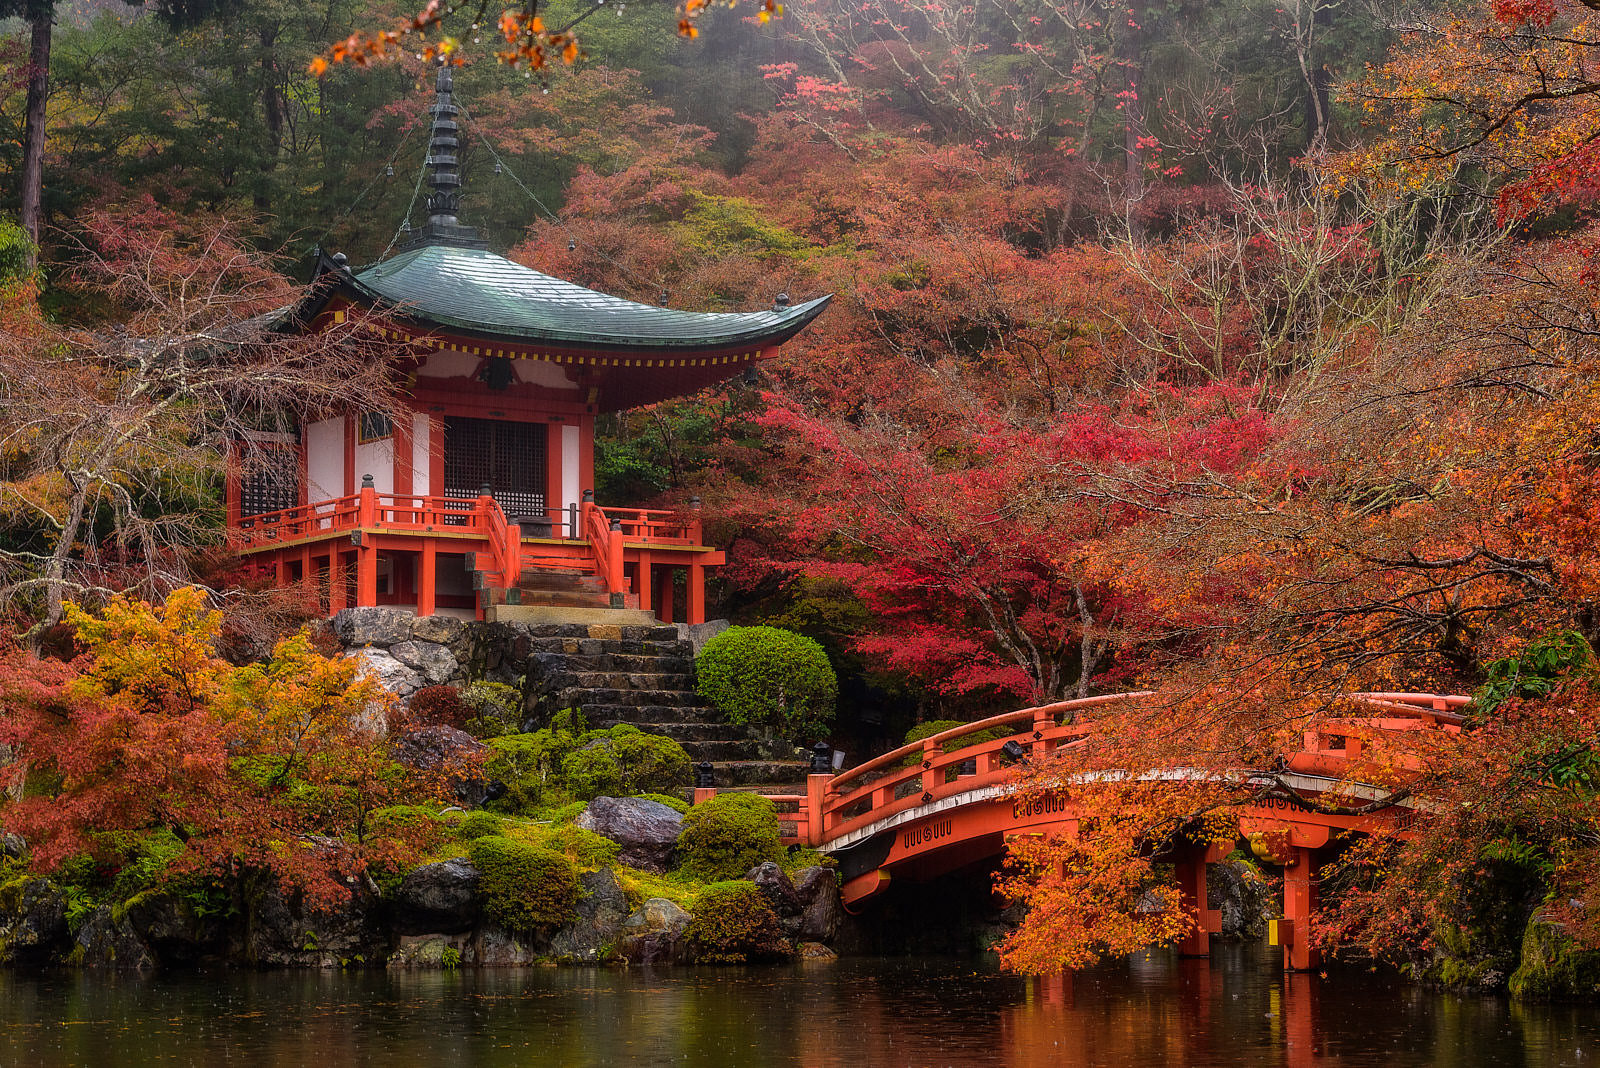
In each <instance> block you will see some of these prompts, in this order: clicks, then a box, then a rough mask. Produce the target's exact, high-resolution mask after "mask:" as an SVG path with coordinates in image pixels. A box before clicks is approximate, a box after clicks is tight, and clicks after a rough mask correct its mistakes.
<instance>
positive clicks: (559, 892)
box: [467, 836, 578, 934]
mask: <svg viewBox="0 0 1600 1068" xmlns="http://www.w3.org/2000/svg"><path fill="white" fill-rule="evenodd" d="M467 855H468V857H470V858H471V860H472V864H473V867H475V868H477V869H478V893H479V894H480V895H482V897H483V914H484V916H486V917H487V918H488V919H489V920H490V921H491V922H493V923H496V924H498V925H500V926H501V927H504V928H505V929H506V930H508V931H516V932H521V933H525V934H531V933H534V932H536V931H538V930H539V929H540V928H545V927H555V926H558V925H560V924H563V923H566V922H567V921H568V920H570V919H572V918H573V917H574V916H575V915H576V912H575V911H574V906H575V905H576V904H577V903H578V874H577V872H576V871H575V870H573V867H572V862H571V861H570V860H568V859H567V858H566V857H564V856H562V855H561V854H560V853H557V852H556V851H555V850H553V849H542V848H540V847H539V846H533V845H529V844H527V843H526V842H518V841H514V840H512V839H510V838H500V837H494V836H491V837H488V838H479V839H477V840H476V841H474V842H473V843H472V845H471V847H470V848H469V850H468V853H467Z"/></svg>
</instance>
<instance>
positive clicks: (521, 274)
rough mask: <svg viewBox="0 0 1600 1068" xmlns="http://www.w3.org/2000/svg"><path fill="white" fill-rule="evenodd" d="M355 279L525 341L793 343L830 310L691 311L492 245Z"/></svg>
mask: <svg viewBox="0 0 1600 1068" xmlns="http://www.w3.org/2000/svg"><path fill="white" fill-rule="evenodd" d="M352 284H354V286H355V287H356V288H357V289H358V290H362V291H365V292H366V293H367V294H368V295H369V296H371V297H373V298H375V299H377V300H381V301H383V302H384V303H387V304H392V305H397V306H399V308H400V311H401V313H402V314H404V315H406V316H408V317H410V318H413V319H421V320H426V321H429V322H434V323H438V324H440V325H442V326H453V327H457V328H460V329H464V330H470V331H474V332H479V333H486V334H494V335H498V336H501V337H506V338H512V339H516V340H519V341H523V342H531V341H544V342H551V343H556V344H573V345H604V346H615V347H624V348H651V349H675V348H676V349H700V348H707V347H713V346H715V347H720V346H724V345H727V346H733V345H745V344H750V345H767V344H773V343H776V342H780V341H784V340H787V339H788V338H790V337H792V336H794V334H795V333H796V332H798V331H799V330H800V328H801V327H803V326H805V325H806V324H807V323H809V322H810V321H811V320H812V319H814V318H816V317H817V315H818V314H820V313H821V311H822V309H823V307H824V306H825V305H826V304H827V303H828V301H829V300H830V299H831V298H830V297H821V298H819V299H817V300H813V301H808V302H807V303H805V304H798V305H795V306H794V307H789V308H773V309H771V310H769V311H759V312H686V311H674V310H672V309H670V308H658V307H654V306H652V305H649V304H639V303H636V302H634V301H631V300H623V299H622V298H620V297H612V296H607V295H606V294H604V293H596V292H595V291H594V290H592V289H585V288H584V287H583V286H580V285H574V284H573V283H571V282H563V281H562V280H561V279H559V278H552V277H551V276H549V275H547V274H540V273H539V272H538V271H535V270H530V269H529V268H527V267H524V266H522V265H521V264H519V263H513V262H512V261H511V260H508V259H506V258H505V257H504V256H497V255H495V254H494V253H492V252H487V251H484V250H482V249H473V248H459V247H453V246H449V245H428V246H425V247H423V248H418V249H413V250H411V251H409V252H402V253H400V254H399V255H398V256H395V257H393V258H391V259H387V260H385V261H383V262H382V263H380V264H378V265H377V266H375V267H371V268H368V269H367V270H365V271H362V272H361V273H360V274H358V275H355V276H354V278H353V279H352Z"/></svg>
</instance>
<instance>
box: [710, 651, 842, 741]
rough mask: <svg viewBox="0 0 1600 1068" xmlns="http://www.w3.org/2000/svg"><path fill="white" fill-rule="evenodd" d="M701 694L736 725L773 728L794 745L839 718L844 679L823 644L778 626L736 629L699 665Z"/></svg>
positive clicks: (817, 732) (818, 732)
mask: <svg viewBox="0 0 1600 1068" xmlns="http://www.w3.org/2000/svg"><path fill="white" fill-rule="evenodd" d="M695 672H696V675H697V677H698V680H699V681H698V684H697V688H698V689H699V691H700V696H702V697H704V698H705V699H706V700H707V701H709V702H711V704H712V706H713V707H714V708H716V710H717V711H718V712H719V713H721V714H722V717H723V718H724V719H726V720H728V721H729V722H730V723H739V724H743V725H744V726H749V727H767V728H770V729H772V730H775V731H777V732H778V733H779V734H781V735H782V736H783V737H785V738H788V739H790V740H791V741H803V740H806V739H809V738H813V737H816V736H817V735H819V734H820V733H822V732H823V730H824V729H825V728H826V725H827V724H828V723H829V722H830V721H831V720H832V719H833V712H834V706H835V704H836V703H837V702H838V699H839V680H838V679H837V678H836V677H835V676H834V673H833V667H832V665H830V664H829V663H828V654H827V653H825V652H823V651H822V646H820V645H818V644H817V643H816V642H815V641H813V640H812V639H810V638H807V637H806V636H805V635H803V634H796V633H794V632H793V631H788V630H780V629H779V628H777V627H733V628H731V629H729V630H725V631H723V632H722V633H721V634H719V635H717V636H716V637H715V638H712V639H711V640H710V641H708V642H706V646H705V649H704V650H703V651H702V652H701V653H700V657H699V659H698V660H697V661H695Z"/></svg>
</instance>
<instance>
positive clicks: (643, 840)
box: [576, 797, 683, 872]
mask: <svg viewBox="0 0 1600 1068" xmlns="http://www.w3.org/2000/svg"><path fill="white" fill-rule="evenodd" d="M576 822H577V825H578V826H579V827H582V828H584V829H585V830H589V831H593V832H594V833H595V834H598V835H600V836H601V837H603V838H609V839H611V840H612V841H613V842H616V843H617V844H618V845H620V846H621V847H622V850H621V852H619V853H618V854H617V859H618V860H620V861H621V862H622V863H624V864H626V865H628V866H629V867H631V868H638V869H639V870H640V871H653V872H664V871H666V870H667V868H668V867H670V866H671V864H672V852H673V849H674V848H675V847H676V846H677V843H678V834H679V833H680V832H681V831H682V830H683V815H682V813H680V812H678V811H677V810H676V809H674V808H671V807H670V806H668V805H663V804H662V803H661V802H659V801H650V800H647V799H645V798H642V797H597V798H595V799H594V800H593V801H590V802H589V805H588V807H587V808H585V809H584V810H583V812H582V813H580V814H579V816H578V819H577V821H576Z"/></svg>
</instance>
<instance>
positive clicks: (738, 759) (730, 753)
mask: <svg viewBox="0 0 1600 1068" xmlns="http://www.w3.org/2000/svg"><path fill="white" fill-rule="evenodd" d="M678 744H680V745H682V746H683V751H684V752H685V753H688V754H689V760H690V761H691V762H693V763H695V764H698V763H700V762H701V761H702V760H709V761H711V762H712V764H718V763H730V762H731V763H739V764H745V763H749V764H759V763H762V762H763V761H764V759H765V757H764V755H763V754H762V752H761V743H760V742H753V741H750V740H748V739H743V738H739V739H734V738H718V739H715V740H713V741H706V742H680V743H678Z"/></svg>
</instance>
